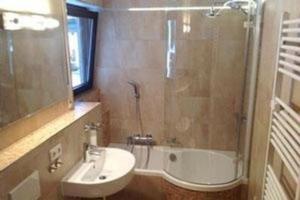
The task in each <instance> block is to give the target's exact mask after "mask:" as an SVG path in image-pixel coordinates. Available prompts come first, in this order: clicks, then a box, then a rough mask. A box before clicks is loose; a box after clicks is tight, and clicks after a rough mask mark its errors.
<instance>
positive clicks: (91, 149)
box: [83, 142, 104, 162]
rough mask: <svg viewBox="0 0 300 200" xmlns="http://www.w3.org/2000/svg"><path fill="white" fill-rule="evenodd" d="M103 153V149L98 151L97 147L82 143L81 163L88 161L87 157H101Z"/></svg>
mask: <svg viewBox="0 0 300 200" xmlns="http://www.w3.org/2000/svg"><path fill="white" fill-rule="evenodd" d="M103 152H104V150H103V149H100V148H99V147H98V146H95V145H91V144H88V143H86V142H85V143H83V161H84V162H87V161H88V155H92V156H101V155H102V153H103Z"/></svg>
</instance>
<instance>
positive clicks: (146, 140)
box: [127, 134, 155, 146]
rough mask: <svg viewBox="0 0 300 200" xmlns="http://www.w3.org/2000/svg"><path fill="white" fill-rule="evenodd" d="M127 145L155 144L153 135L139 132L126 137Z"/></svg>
mask: <svg viewBox="0 0 300 200" xmlns="http://www.w3.org/2000/svg"><path fill="white" fill-rule="evenodd" d="M127 145H150V146H152V145H155V141H154V139H153V136H152V135H150V134H148V135H146V136H141V135H139V134H137V135H133V136H129V137H127Z"/></svg>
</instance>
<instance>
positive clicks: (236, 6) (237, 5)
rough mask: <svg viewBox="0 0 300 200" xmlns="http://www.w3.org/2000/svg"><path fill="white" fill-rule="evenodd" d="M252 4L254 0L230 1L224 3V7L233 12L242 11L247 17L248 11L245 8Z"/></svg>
mask: <svg viewBox="0 0 300 200" xmlns="http://www.w3.org/2000/svg"><path fill="white" fill-rule="evenodd" d="M251 2H252V0H229V1H227V2H225V3H224V6H228V7H230V8H231V9H233V10H240V11H242V12H243V13H244V14H246V15H247V14H248V13H247V11H246V10H247V9H246V10H245V9H244V8H243V6H248V5H249V4H250V3H251Z"/></svg>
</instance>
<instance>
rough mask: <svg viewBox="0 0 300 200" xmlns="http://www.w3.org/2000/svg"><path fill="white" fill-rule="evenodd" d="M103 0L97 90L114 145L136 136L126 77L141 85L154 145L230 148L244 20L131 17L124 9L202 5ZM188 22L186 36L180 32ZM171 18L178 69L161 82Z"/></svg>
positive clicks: (233, 15) (229, 14)
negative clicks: (107, 115) (170, 142)
mask: <svg viewBox="0 0 300 200" xmlns="http://www.w3.org/2000/svg"><path fill="white" fill-rule="evenodd" d="M199 2H200V1H156V0H150V1H143V0H139V1H134V0H126V1H118V0H107V1H104V4H103V5H104V8H105V10H104V11H103V12H102V13H101V14H100V24H99V32H100V33H99V37H98V41H97V44H98V51H97V62H96V66H97V67H96V78H95V79H96V85H97V86H98V87H99V88H100V89H101V95H102V100H103V101H104V102H106V104H107V105H108V106H109V109H110V111H111V136H112V141H113V142H122V143H124V142H125V141H126V140H125V139H126V137H127V136H128V135H131V134H133V133H137V132H138V131H139V130H138V127H137V122H136V115H135V114H136V113H135V99H134V96H133V91H132V88H131V86H129V85H128V84H127V81H129V80H135V81H137V82H138V83H140V86H141V100H140V103H141V111H142V119H143V126H144V130H145V133H147V134H148V133H150V134H152V135H153V136H154V138H155V140H156V141H157V142H158V143H159V144H165V142H166V140H167V138H172V137H176V138H177V139H178V140H179V142H180V143H182V144H183V145H184V146H186V147H197V148H213V149H227V150H228V149H231V150H232V149H235V147H236V146H235V145H236V140H235V139H236V126H237V124H236V113H238V112H239V110H240V102H241V88H242V85H243V79H244V72H245V66H244V65H243V50H244V40H245V29H244V28H243V22H244V21H245V19H246V18H245V16H244V15H242V14H241V13H240V12H237V11H224V12H223V13H221V16H219V17H218V18H216V19H210V18H207V17H205V16H204V12H203V11H189V12H188V11H185V12H183V11H173V12H164V11H157V12H149V11H148V12H147V11H146V12H130V11H128V10H127V9H128V8H130V7H159V6H163V7H164V6H174V5H175V6H180V5H181V6H199V5H202V6H203V5H209V4H208V3H209V2H208V1H201V4H200V3H199ZM187 18H188V21H189V22H190V24H189V25H190V27H191V31H190V32H189V33H186V34H185V33H183V25H184V24H183V21H185V20H186V19H187ZM168 19H175V20H177V30H176V44H177V55H176V67H175V71H174V74H173V79H167V78H166V76H165V73H166V72H165V71H166V45H167V41H166V40H167V30H166V29H167V20H168Z"/></svg>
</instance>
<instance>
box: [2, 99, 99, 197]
mask: <svg viewBox="0 0 300 200" xmlns="http://www.w3.org/2000/svg"><path fill="white" fill-rule="evenodd" d="M100 121H101V107H100V106H99V105H98V106H96V107H95V108H94V109H93V110H92V111H90V112H89V113H88V114H87V115H84V116H83V117H81V118H80V119H79V120H78V121H76V122H74V123H72V124H71V125H69V126H68V127H66V128H65V129H64V130H62V131H61V132H59V133H57V134H56V135H55V136H54V137H52V138H51V139H49V140H48V141H47V142H45V143H43V144H41V145H40V146H39V147H37V148H36V149H34V150H33V151H32V152H30V153H28V154H27V155H26V156H24V157H22V158H21V159H19V160H18V161H16V162H15V163H14V164H12V165H11V166H10V167H8V168H6V169H5V170H4V171H1V172H0V199H1V200H6V199H8V196H7V194H8V192H9V191H10V190H11V189H13V188H14V187H15V186H17V184H19V183H20V182H21V181H22V180H23V179H24V178H26V177H27V176H29V175H30V174H31V173H32V172H33V171H35V170H38V171H39V175H40V183H41V192H42V198H41V199H43V200H56V199H61V192H60V180H61V179H62V177H63V176H65V175H66V173H67V172H68V171H69V170H70V169H71V168H72V167H73V166H74V164H75V163H76V162H78V161H79V159H81V158H82V144H83V142H84V141H86V139H87V138H86V135H85V134H84V125H85V124H87V123H89V122H100ZM58 143H61V144H62V147H63V157H62V159H63V165H62V167H61V168H59V169H58V170H57V171H56V172H55V173H53V174H51V173H49V171H48V167H49V157H48V153H49V150H50V149H51V148H52V147H54V146H55V145H57V144H58ZM28 145H30V144H28Z"/></svg>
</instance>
